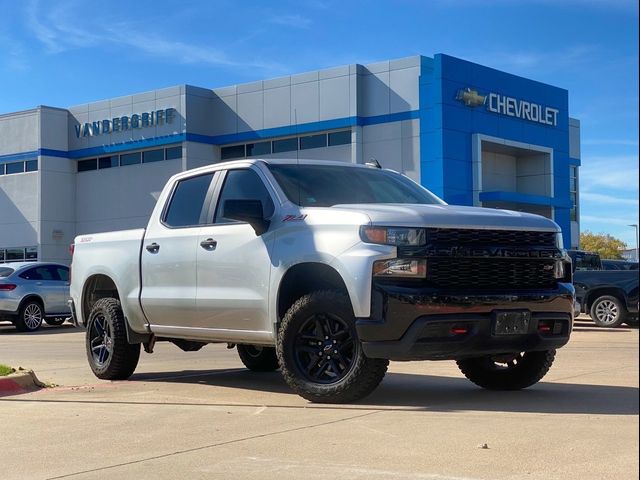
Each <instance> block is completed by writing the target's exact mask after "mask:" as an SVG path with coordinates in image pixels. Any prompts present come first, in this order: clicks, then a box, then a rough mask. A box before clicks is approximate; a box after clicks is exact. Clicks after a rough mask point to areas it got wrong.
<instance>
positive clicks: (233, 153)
mask: <svg viewBox="0 0 640 480" xmlns="http://www.w3.org/2000/svg"><path fill="white" fill-rule="evenodd" d="M232 158H244V145H233V146H231V147H222V148H221V149H220V159H221V160H230V159H232Z"/></svg>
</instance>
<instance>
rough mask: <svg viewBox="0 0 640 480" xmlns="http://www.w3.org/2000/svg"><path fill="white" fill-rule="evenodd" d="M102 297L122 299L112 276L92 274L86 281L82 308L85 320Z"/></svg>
mask: <svg viewBox="0 0 640 480" xmlns="http://www.w3.org/2000/svg"><path fill="white" fill-rule="evenodd" d="M101 298H115V299H117V300H120V294H119V293H118V287H117V286H116V283H115V282H114V281H113V279H112V278H111V277H109V276H108V275H105V274H103V273H96V274H93V275H91V276H90V277H89V278H87V280H86V281H85V282H84V285H83V288H82V297H81V305H80V308H81V310H82V318H83V319H84V320H85V322H86V321H87V320H88V318H89V313H90V312H91V309H92V308H93V306H94V305H95V303H96V302H97V301H98V300H100V299H101Z"/></svg>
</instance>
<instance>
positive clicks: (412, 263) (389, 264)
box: [373, 258, 427, 278]
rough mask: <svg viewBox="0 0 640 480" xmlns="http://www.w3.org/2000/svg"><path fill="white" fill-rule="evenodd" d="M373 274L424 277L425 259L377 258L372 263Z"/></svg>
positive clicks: (378, 275)
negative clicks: (377, 259)
mask: <svg viewBox="0 0 640 480" xmlns="http://www.w3.org/2000/svg"><path fill="white" fill-rule="evenodd" d="M373 275H374V276H375V277H397V278H425V277H426V276H427V261H426V260H411V259H409V258H394V259H393V260H379V261H377V262H374V264H373Z"/></svg>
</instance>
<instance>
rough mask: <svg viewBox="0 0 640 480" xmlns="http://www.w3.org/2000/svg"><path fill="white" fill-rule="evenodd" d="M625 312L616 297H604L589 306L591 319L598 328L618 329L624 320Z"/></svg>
mask: <svg viewBox="0 0 640 480" xmlns="http://www.w3.org/2000/svg"><path fill="white" fill-rule="evenodd" d="M625 314H626V310H625V308H624V307H623V306H622V302H621V301H620V300H618V299H617V298H616V297H612V296H610V295H604V296H602V297H598V298H596V301H595V302H593V304H592V305H591V319H592V320H593V322H594V323H595V324H596V325H597V326H599V327H610V328H613V327H618V326H620V325H622V323H623V322H624V320H625Z"/></svg>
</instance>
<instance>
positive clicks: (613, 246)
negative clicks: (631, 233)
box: [580, 230, 627, 260]
mask: <svg viewBox="0 0 640 480" xmlns="http://www.w3.org/2000/svg"><path fill="white" fill-rule="evenodd" d="M580 248H581V249H582V250H586V251H588V252H596V253H598V254H600V258H611V259H614V260H618V259H621V258H622V250H624V249H625V248H627V245H626V244H625V243H624V242H623V241H622V240H619V239H617V238H615V237H613V236H611V235H609V234H608V233H592V232H590V231H589V230H586V231H584V232H582V233H581V234H580Z"/></svg>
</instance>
